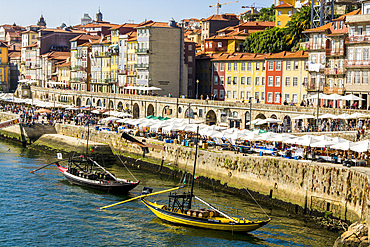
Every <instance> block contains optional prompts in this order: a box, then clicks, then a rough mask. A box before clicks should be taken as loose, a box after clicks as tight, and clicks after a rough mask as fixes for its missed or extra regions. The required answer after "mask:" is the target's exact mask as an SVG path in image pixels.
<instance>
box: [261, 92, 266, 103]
mask: <svg viewBox="0 0 370 247" xmlns="http://www.w3.org/2000/svg"><path fill="white" fill-rule="evenodd" d="M261 101H265V92H261Z"/></svg>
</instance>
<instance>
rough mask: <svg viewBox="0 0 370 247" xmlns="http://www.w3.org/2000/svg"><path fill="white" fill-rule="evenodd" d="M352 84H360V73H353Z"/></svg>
mask: <svg viewBox="0 0 370 247" xmlns="http://www.w3.org/2000/svg"><path fill="white" fill-rule="evenodd" d="M354 83H360V71H355V81H354Z"/></svg>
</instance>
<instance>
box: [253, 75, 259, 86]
mask: <svg viewBox="0 0 370 247" xmlns="http://www.w3.org/2000/svg"><path fill="white" fill-rule="evenodd" d="M254 81H255V82H254V84H255V85H256V86H258V85H259V84H260V78H259V77H256V78H255V79H254Z"/></svg>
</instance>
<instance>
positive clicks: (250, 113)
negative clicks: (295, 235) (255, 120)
mask: <svg viewBox="0 0 370 247" xmlns="http://www.w3.org/2000/svg"><path fill="white" fill-rule="evenodd" d="M252 99H253V97H249V130H252V123H251V122H252Z"/></svg>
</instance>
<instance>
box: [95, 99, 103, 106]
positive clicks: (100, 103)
mask: <svg viewBox="0 0 370 247" xmlns="http://www.w3.org/2000/svg"><path fill="white" fill-rule="evenodd" d="M96 106H97V107H102V106H103V104H102V102H101V100H100V99H98V101H97V102H96Z"/></svg>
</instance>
